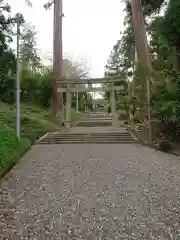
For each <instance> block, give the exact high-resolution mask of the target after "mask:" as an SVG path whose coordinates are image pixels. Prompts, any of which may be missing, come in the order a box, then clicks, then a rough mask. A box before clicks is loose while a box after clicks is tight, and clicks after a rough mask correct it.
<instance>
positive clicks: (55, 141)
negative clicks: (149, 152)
mask: <svg viewBox="0 0 180 240" xmlns="http://www.w3.org/2000/svg"><path fill="white" fill-rule="evenodd" d="M70 143H94V144H97V143H99V144H105V143H106V144H107V143H109V144H110V143H112V144H128V143H134V140H132V139H127V140H125V139H122V140H120V139H119V140H117V139H116V140H113V139H111V140H110V139H103V140H102V139H93V140H92V139H85V140H81V139H79V140H77V139H76V140H72V139H67V140H65V139H59V140H55V139H51V140H43V141H40V142H37V144H70Z"/></svg>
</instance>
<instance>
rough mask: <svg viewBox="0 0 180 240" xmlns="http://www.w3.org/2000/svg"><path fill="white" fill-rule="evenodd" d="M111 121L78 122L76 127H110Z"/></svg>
mask: <svg viewBox="0 0 180 240" xmlns="http://www.w3.org/2000/svg"><path fill="white" fill-rule="evenodd" d="M111 125H112V120H107V121H80V122H77V123H76V126H77V127H97V126H111Z"/></svg>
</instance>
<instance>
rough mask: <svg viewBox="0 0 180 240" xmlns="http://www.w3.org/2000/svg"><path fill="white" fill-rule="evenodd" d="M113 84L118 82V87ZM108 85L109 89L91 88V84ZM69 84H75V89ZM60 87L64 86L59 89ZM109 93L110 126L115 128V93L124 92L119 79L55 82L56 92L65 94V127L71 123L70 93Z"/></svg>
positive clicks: (116, 117)
mask: <svg viewBox="0 0 180 240" xmlns="http://www.w3.org/2000/svg"><path fill="white" fill-rule="evenodd" d="M115 82H118V83H119V82H120V83H121V85H120V86H114V83H115ZM97 83H99V84H102V83H109V84H110V86H109V87H104V86H102V87H92V84H97ZM71 84H76V87H71ZM82 84H87V85H88V87H80V88H78V87H77V85H82ZM60 86H64V87H63V88H61V87H60ZM108 91H109V92H110V105H111V113H112V126H114V127H116V126H117V123H118V116H117V112H116V101H115V91H124V84H123V83H122V80H120V79H119V78H112V77H109V78H91V79H69V78H68V79H65V80H59V81H57V92H59V93H64V92H65V93H66V114H65V127H66V128H70V122H71V102H72V93H74V92H76V93H77V92H108Z"/></svg>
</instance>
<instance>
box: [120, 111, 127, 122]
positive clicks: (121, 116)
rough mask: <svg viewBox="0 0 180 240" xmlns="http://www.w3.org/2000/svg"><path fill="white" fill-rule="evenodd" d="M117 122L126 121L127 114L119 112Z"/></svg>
mask: <svg viewBox="0 0 180 240" xmlns="http://www.w3.org/2000/svg"><path fill="white" fill-rule="evenodd" d="M119 120H128V114H127V113H126V112H120V113H119Z"/></svg>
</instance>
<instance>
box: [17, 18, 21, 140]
mask: <svg viewBox="0 0 180 240" xmlns="http://www.w3.org/2000/svg"><path fill="white" fill-rule="evenodd" d="M16 19H17V49H16V54H17V62H16V136H17V137H18V139H19V140H20V59H19V50H20V44H19V39H20V15H19V14H17V15H16Z"/></svg>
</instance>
